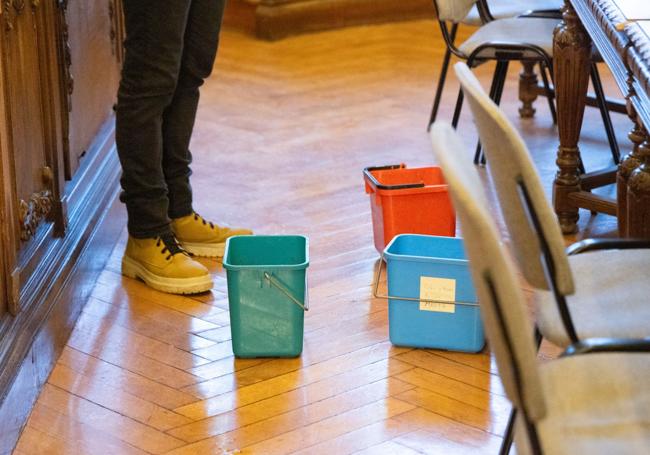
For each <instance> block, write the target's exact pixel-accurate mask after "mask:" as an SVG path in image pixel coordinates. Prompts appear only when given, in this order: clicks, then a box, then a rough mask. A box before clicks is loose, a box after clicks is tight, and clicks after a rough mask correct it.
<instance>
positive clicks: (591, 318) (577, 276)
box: [535, 249, 650, 346]
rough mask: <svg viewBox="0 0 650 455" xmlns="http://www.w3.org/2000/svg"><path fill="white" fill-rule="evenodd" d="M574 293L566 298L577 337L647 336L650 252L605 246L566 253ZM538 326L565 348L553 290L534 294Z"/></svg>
mask: <svg viewBox="0 0 650 455" xmlns="http://www.w3.org/2000/svg"><path fill="white" fill-rule="evenodd" d="M569 263H570V264H571V269H572V271H573V279H574V282H575V289H576V292H575V294H573V295H570V296H567V298H566V299H567V304H568V307H569V313H571V318H572V320H573V323H574V326H575V329H576V331H577V333H578V337H579V338H599V337H612V338H644V337H650V280H649V279H648V276H647V273H648V270H650V250H642V249H639V250H606V251H593V252H589V253H583V254H578V255H575V256H569ZM535 307H536V312H537V324H538V325H539V328H540V330H541V332H542V334H543V335H544V337H545V338H546V339H548V340H549V341H551V342H552V343H555V344H557V345H559V346H567V345H568V344H569V338H568V336H567V334H566V332H565V331H564V326H563V325H562V322H561V319H560V314H559V311H558V309H557V305H556V303H555V298H554V297H553V294H552V293H550V292H548V291H537V292H535Z"/></svg>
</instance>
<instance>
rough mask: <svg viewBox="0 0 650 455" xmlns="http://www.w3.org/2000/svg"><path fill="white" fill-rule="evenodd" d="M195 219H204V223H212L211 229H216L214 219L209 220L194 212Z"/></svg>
mask: <svg viewBox="0 0 650 455" xmlns="http://www.w3.org/2000/svg"><path fill="white" fill-rule="evenodd" d="M194 221H202V222H203V224H204V225H210V229H214V223H213V222H212V221H207V220H206V219H205V218H203V217H202V216H201V215H199V214H198V213H196V212H194Z"/></svg>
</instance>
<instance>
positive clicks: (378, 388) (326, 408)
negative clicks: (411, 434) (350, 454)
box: [172, 379, 413, 454]
mask: <svg viewBox="0 0 650 455" xmlns="http://www.w3.org/2000/svg"><path fill="white" fill-rule="evenodd" d="M408 387H410V386H408V385H406V384H404V383H402V382H401V381H399V380H395V379H388V380H381V381H377V382H375V383H372V384H369V385H367V386H364V387H363V388H361V389H356V390H353V391H350V392H346V393H343V394H341V395H340V396H338V397H333V398H329V399H325V400H323V401H320V402H316V403H313V404H311V405H308V406H305V407H302V408H298V409H296V410H294V411H290V412H287V413H284V414H279V415H276V416H274V417H272V418H270V419H266V420H263V421H261V422H257V423H254V424H251V425H247V426H243V427H239V428H237V429H236V430H233V431H229V432H226V433H223V434H219V435H217V436H213V437H210V438H208V439H203V440H201V441H198V442H195V443H192V444H189V445H187V446H185V447H183V448H180V449H177V450H174V451H173V452H172V453H173V454H190V453H197V452H198V453H202V452H205V453H207V452H219V451H233V450H240V449H242V448H244V447H249V446H253V445H255V444H259V443H264V442H265V441H269V442H268V444H270V445H268V446H265V447H264V448H263V449H262V448H260V447H255V448H252V447H249V448H248V449H246V450H248V451H250V452H252V453H255V452H258V453H269V452H268V450H273V449H272V447H271V446H275V444H276V443H277V441H276V440H275V439H270V438H276V437H279V438H281V437H282V435H284V434H289V435H290V437H291V438H294V437H296V433H293V432H294V431H295V432H299V431H300V430H303V429H304V428H305V427H306V426H308V425H311V424H317V423H319V422H321V421H327V423H330V424H331V423H333V424H335V425H336V426H337V428H338V424H339V422H340V421H341V420H346V418H347V417H348V416H349V415H350V414H348V413H350V412H352V413H353V414H352V415H353V416H356V417H359V419H360V420H359V422H360V423H359V426H365V425H369V424H371V423H374V422H377V421H380V420H383V419H387V418H390V417H392V416H393V415H396V414H399V413H402V412H406V411H408V410H410V409H413V406H412V405H409V404H408V403H404V402H401V401H399V400H394V399H391V398H389V399H386V398H385V397H386V396H387V395H386V393H387V391H388V392H389V393H390V392H392V393H395V392H398V391H399V390H400V389H401V390H403V389H404V388H408ZM386 400H390V401H386ZM390 405H394V406H395V407H392V406H390ZM387 406H388V409H387ZM370 411H372V412H373V413H374V415H369V412H370ZM396 411H399V412H396ZM340 416H345V417H340ZM364 416H365V417H364ZM332 417H339V419H337V420H335V421H334V422H332V421H330V420H329V419H330V418H332ZM364 419H365V420H364ZM327 423H326V424H325V425H327ZM364 423H365V425H364ZM353 429H355V428H354V427H348V431H351V430H353ZM331 435H332V437H335V436H337V435H338V434H333V433H331ZM318 442H321V441H314V442H313V443H312V444H310V445H314V444H317V443H318ZM298 449H300V447H297V448H294V449H293V451H295V450H298ZM286 450H287V451H289V450H288V449H286Z"/></svg>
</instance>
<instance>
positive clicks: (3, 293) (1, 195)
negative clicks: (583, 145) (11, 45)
mask: <svg viewBox="0 0 650 455" xmlns="http://www.w3.org/2000/svg"><path fill="white" fill-rule="evenodd" d="M3 6H4V5H3ZM1 25H6V24H1ZM4 32H5V30H4V27H3V30H2V34H1V35H0V55H5V46H4V44H5V40H4ZM3 63H4V58H0V327H1V326H2V324H1V321H2V320H3V319H4V318H5V317H7V311H8V309H9V306H10V302H11V300H12V293H11V283H10V281H11V273H12V272H13V269H14V267H15V263H16V252H15V249H14V248H13V245H14V243H15V241H16V240H15V238H14V235H13V234H14V230H13V229H12V227H13V226H15V225H16V223H17V221H16V220H15V218H14V217H13V210H12V207H11V200H12V199H13V189H12V184H11V181H12V175H11V172H10V169H11V163H10V161H9V156H10V154H9V151H10V149H11V144H10V140H9V139H10V135H9V123H8V121H7V104H6V97H5V84H4V79H5V68H4V64H3Z"/></svg>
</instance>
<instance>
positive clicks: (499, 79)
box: [474, 60, 510, 165]
mask: <svg viewBox="0 0 650 455" xmlns="http://www.w3.org/2000/svg"><path fill="white" fill-rule="evenodd" d="M509 64H510V62H509V61H508V60H503V61H498V62H497V65H496V68H495V69H494V76H493V77H492V86H491V87H490V98H491V99H492V101H494V104H496V105H497V106H498V105H499V103H500V102H501V95H503V87H504V86H505V84H506V76H507V75H508V65H509ZM481 150H482V147H481V142H480V141H479V142H478V144H476V152H475V153H474V164H478V163H479V162H480V163H481V164H483V165H484V164H485V155H484V154H483V153H482V151H481Z"/></svg>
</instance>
